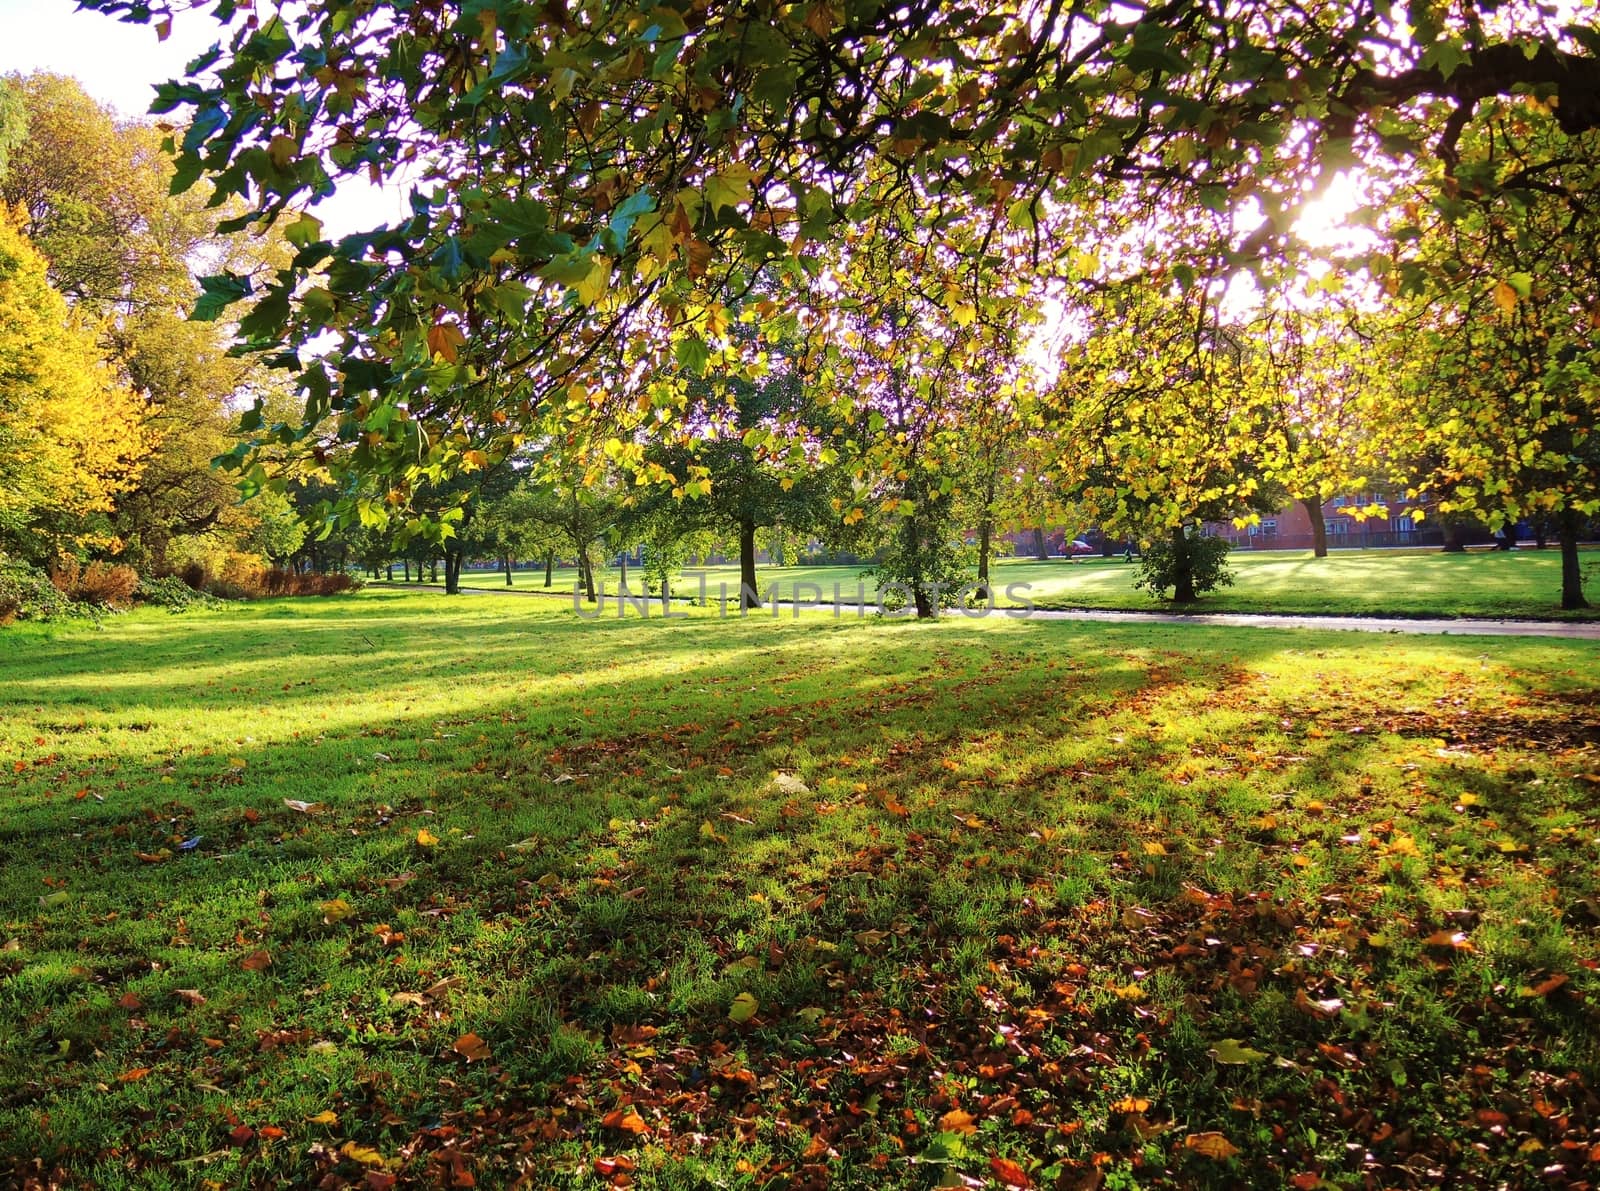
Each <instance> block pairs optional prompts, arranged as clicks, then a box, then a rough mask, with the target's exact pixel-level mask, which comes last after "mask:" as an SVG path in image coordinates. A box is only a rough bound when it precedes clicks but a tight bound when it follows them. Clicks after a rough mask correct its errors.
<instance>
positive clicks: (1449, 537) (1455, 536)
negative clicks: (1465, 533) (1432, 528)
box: [1439, 519, 1467, 554]
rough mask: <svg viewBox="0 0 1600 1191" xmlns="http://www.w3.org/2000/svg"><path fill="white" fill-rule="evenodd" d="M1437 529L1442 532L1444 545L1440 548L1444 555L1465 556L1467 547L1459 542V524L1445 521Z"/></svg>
mask: <svg viewBox="0 0 1600 1191" xmlns="http://www.w3.org/2000/svg"><path fill="white" fill-rule="evenodd" d="M1439 528H1440V529H1441V530H1442V531H1443V532H1444V545H1443V546H1442V547H1440V549H1441V550H1443V551H1444V553H1446V554H1465V553H1466V552H1467V545H1466V543H1465V542H1463V541H1462V540H1461V523H1460V522H1459V521H1452V520H1449V519H1446V520H1445V521H1444V522H1443V523H1442V524H1441V525H1440V526H1439Z"/></svg>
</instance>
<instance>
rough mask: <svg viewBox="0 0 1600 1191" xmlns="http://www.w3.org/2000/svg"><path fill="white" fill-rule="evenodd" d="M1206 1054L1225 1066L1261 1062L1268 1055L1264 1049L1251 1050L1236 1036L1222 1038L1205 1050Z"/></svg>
mask: <svg viewBox="0 0 1600 1191" xmlns="http://www.w3.org/2000/svg"><path fill="white" fill-rule="evenodd" d="M1206 1054H1208V1055H1210V1056H1211V1058H1212V1059H1213V1060H1215V1061H1216V1062H1218V1063H1221V1064H1222V1065H1223V1066H1225V1067H1238V1066H1243V1065H1244V1064H1246V1063H1261V1062H1265V1061H1266V1060H1267V1059H1268V1058H1269V1057H1270V1056H1269V1055H1268V1054H1267V1053H1266V1052H1265V1051H1260V1050H1252V1049H1251V1048H1250V1047H1248V1046H1246V1045H1245V1044H1244V1043H1243V1042H1240V1041H1239V1040H1238V1039H1237V1038H1224V1039H1223V1040H1222V1041H1220V1042H1218V1043H1217V1044H1216V1045H1215V1046H1213V1047H1212V1048H1211V1049H1210V1050H1208V1051H1206Z"/></svg>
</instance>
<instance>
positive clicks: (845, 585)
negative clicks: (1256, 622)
mask: <svg viewBox="0 0 1600 1191" xmlns="http://www.w3.org/2000/svg"><path fill="white" fill-rule="evenodd" d="M1584 559H1585V563H1586V565H1588V567H1589V568H1590V576H1591V578H1590V580H1589V583H1590V598H1591V600H1592V601H1594V602H1596V603H1600V575H1597V574H1596V571H1600V551H1589V552H1587V553H1586V554H1585V555H1584ZM1230 564H1231V565H1232V567H1233V569H1234V571H1235V572H1236V573H1237V581H1236V583H1235V584H1234V586H1233V587H1231V588H1226V589H1223V590H1222V591H1219V592H1216V593H1214V594H1212V595H1210V596H1207V597H1206V598H1205V599H1204V600H1202V601H1201V603H1200V604H1199V605H1198V610H1201V611H1207V612H1286V613H1325V614H1329V615H1343V616H1382V615H1392V616H1446V617H1454V616H1487V617H1538V618H1554V617H1561V618H1566V617H1571V616H1573V615H1574V614H1573V613H1563V612H1561V611H1560V609H1559V608H1558V607H1557V605H1558V603H1559V600H1560V594H1561V559H1560V556H1559V554H1558V553H1557V552H1556V551H1555V550H1543V551H1535V550H1520V551H1515V552H1512V553H1498V552H1494V551H1486V552H1473V553H1471V554H1465V555H1461V554H1442V553H1440V552H1439V551H1437V550H1430V551H1420V550H1418V551H1410V550H1366V551H1361V550H1348V551H1334V552H1333V553H1332V554H1331V555H1329V557H1327V558H1325V559H1318V558H1313V557H1312V556H1311V554H1310V553H1309V552H1305V553H1293V552H1278V551H1273V552H1259V553H1251V552H1248V551H1240V552H1237V553H1235V554H1234V555H1233V556H1232V557H1231V559H1230ZM862 569H863V568H861V567H854V566H848V567H846V566H841V567H782V568H778V567H763V568H761V569H760V571H758V572H757V575H758V580H759V584H760V587H761V590H762V591H763V592H765V591H766V590H767V589H768V588H769V587H770V586H771V585H773V584H776V585H777V588H778V591H779V593H780V595H781V596H782V597H783V598H785V599H788V598H791V597H792V596H793V594H794V592H795V590H796V586H797V585H804V584H812V585H815V587H816V588H817V589H820V591H821V594H822V597H823V598H824V599H826V600H829V601H831V600H832V599H833V589H834V584H838V585H839V591H840V595H841V596H842V597H843V598H844V599H845V600H847V601H853V600H855V599H857V595H856V592H857V588H858V586H859V587H860V588H861V590H862V591H864V592H865V595H866V597H867V598H868V599H872V598H874V597H875V595H876V591H877V588H876V586H875V584H874V582H873V580H872V579H871V578H870V577H867V578H863V577H862ZM1135 571H1136V568H1135V567H1133V566H1131V565H1129V564H1128V563H1125V562H1123V561H1122V559H1121V558H1117V559H1113V560H1110V561H1106V560H1102V559H1099V558H1094V559H1080V560H1075V561H1070V562H1069V561H1067V560H1065V559H1061V560H1056V561H1052V562H1034V561H1029V560H1021V559H1008V560H1005V561H1002V562H1000V563H999V564H997V566H996V568H995V572H994V579H995V585H996V589H997V590H996V599H997V601H998V602H999V603H1001V604H1003V605H1006V606H1012V607H1016V606H1021V603H1022V601H1024V600H1032V601H1033V602H1034V603H1036V604H1037V605H1038V606H1039V607H1047V608H1069V607H1071V608H1132V609H1154V608H1163V607H1166V605H1165V604H1164V603H1161V602H1158V601H1156V600H1152V599H1151V598H1150V597H1149V596H1148V595H1146V594H1145V593H1144V592H1141V591H1136V590H1134V587H1133V580H1134V575H1135ZM699 574H700V572H695V573H694V574H691V575H685V576H684V577H683V579H682V580H681V581H680V582H679V583H678V584H677V585H676V587H675V588H674V590H675V591H676V592H678V593H679V594H681V595H686V596H696V595H698V594H699V592H700V579H699ZM704 574H705V577H706V578H705V584H706V589H705V590H706V596H707V597H708V598H709V599H711V600H717V599H718V598H719V597H720V595H721V591H720V588H721V585H722V584H726V585H727V590H728V592H729V593H731V595H732V596H733V598H735V599H737V596H738V590H739V570H738V568H737V567H711V568H707V569H706V570H705V572H704ZM575 577H576V572H575V571H573V570H572V569H570V568H568V569H563V570H558V571H557V572H556V574H555V585H556V586H557V587H559V588H561V589H562V590H563V591H565V592H566V593H568V594H569V595H570V593H571V591H572V586H573V583H574V580H575ZM514 578H515V586H517V587H518V588H530V589H539V588H542V587H543V585H544V571H543V569H538V570H534V571H518V572H516V573H515V575H514ZM605 580H606V584H607V588H608V590H612V591H615V590H616V588H617V581H618V574H617V572H616V570H614V569H613V570H609V571H607V572H606V573H605ZM463 581H464V582H466V583H469V584H471V585H473V586H481V587H497V588H503V587H504V584H505V578H504V575H503V574H501V573H499V572H492V571H491V572H471V573H469V574H468V575H467V576H466V577H465V578H464V580H463ZM631 582H632V585H633V588H634V589H635V590H637V589H638V586H639V581H638V577H637V575H634V576H632V577H631ZM1009 585H1016V586H1015V587H1013V589H1012V591H1011V593H1010V594H1009V595H1008V593H1007V592H1006V590H1005V589H1006V588H1007V587H1008V586H1009ZM801 595H802V597H803V598H807V599H810V598H815V595H816V593H815V592H813V591H810V590H806V589H802V591H801ZM1579 615H1584V616H1595V615H1600V612H1596V611H1590V612H1587V613H1582V614H1579Z"/></svg>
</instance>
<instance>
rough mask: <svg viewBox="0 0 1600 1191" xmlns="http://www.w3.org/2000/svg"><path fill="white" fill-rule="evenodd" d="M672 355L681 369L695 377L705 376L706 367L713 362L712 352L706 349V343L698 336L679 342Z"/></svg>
mask: <svg viewBox="0 0 1600 1191" xmlns="http://www.w3.org/2000/svg"><path fill="white" fill-rule="evenodd" d="M672 354H673V357H674V358H675V359H676V360H677V361H678V365H679V367H681V368H683V369H684V370H685V371H687V372H691V373H693V374H694V375H695V376H703V375H705V370H706V365H707V364H709V363H710V362H711V350H710V349H709V348H708V347H706V341H705V340H704V339H701V338H700V336H698V335H689V336H687V337H685V338H683V339H680V340H678V343H677V345H676V346H675V347H674V348H673V349H672Z"/></svg>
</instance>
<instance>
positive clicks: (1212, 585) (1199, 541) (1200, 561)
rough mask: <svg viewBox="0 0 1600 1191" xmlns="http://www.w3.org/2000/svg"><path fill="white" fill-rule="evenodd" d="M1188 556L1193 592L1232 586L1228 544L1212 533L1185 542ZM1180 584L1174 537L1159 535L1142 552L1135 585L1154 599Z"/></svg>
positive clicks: (1196, 535) (1202, 593)
mask: <svg viewBox="0 0 1600 1191" xmlns="http://www.w3.org/2000/svg"><path fill="white" fill-rule="evenodd" d="M1184 551H1185V553H1187V554H1188V556H1189V574H1190V575H1191V577H1192V578H1193V581H1194V594H1195V595H1197V596H1202V595H1205V594H1206V592H1208V591H1215V590H1216V589H1217V588H1219V587H1232V586H1233V572H1232V571H1230V570H1229V569H1228V543H1227V541H1226V540H1224V539H1223V538H1219V537H1214V536H1213V535H1211V534H1195V535H1194V536H1193V537H1190V538H1187V539H1186V540H1185V542H1184ZM1177 583H1178V553H1177V551H1176V549H1174V547H1173V543H1172V539H1171V538H1157V539H1156V540H1155V541H1153V542H1151V543H1150V544H1149V545H1147V546H1146V547H1145V548H1144V550H1143V552H1142V553H1141V554H1140V555H1139V577H1138V578H1137V579H1135V580H1134V583H1133V585H1134V586H1135V587H1137V588H1141V589H1143V590H1145V591H1148V592H1149V593H1150V594H1151V595H1152V596H1153V597H1154V598H1156V599H1158V600H1159V599H1162V598H1164V596H1165V595H1166V592H1167V590H1168V589H1169V588H1174V587H1176V586H1177Z"/></svg>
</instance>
